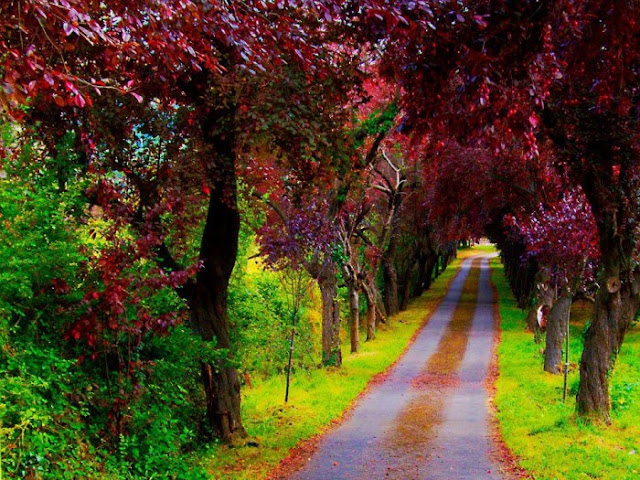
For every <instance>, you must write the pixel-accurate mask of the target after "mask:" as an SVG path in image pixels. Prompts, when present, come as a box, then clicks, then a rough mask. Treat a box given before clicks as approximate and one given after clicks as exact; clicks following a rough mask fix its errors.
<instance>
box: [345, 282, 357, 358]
mask: <svg viewBox="0 0 640 480" xmlns="http://www.w3.org/2000/svg"><path fill="white" fill-rule="evenodd" d="M347 289H348V290H349V308H350V310H351V353H355V352H358V351H360V299H359V297H358V291H357V290H356V289H355V288H352V287H351V286H347Z"/></svg>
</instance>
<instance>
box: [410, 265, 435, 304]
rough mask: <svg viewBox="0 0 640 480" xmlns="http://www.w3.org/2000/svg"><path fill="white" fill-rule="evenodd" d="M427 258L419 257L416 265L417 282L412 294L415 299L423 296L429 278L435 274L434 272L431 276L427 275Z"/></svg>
mask: <svg viewBox="0 0 640 480" xmlns="http://www.w3.org/2000/svg"><path fill="white" fill-rule="evenodd" d="M427 258H428V257H427V256H426V255H419V256H418V259H417V261H416V264H417V268H416V270H417V272H416V281H415V283H414V284H413V292H412V295H413V296H414V297H419V296H420V295H422V292H423V291H424V290H425V283H426V281H427V276H428V275H432V274H433V271H432V272H431V273H430V274H428V273H427ZM429 282H431V279H430V278H429Z"/></svg>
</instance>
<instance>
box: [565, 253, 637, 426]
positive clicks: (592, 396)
mask: <svg viewBox="0 0 640 480" xmlns="http://www.w3.org/2000/svg"><path fill="white" fill-rule="evenodd" d="M613 252H615V253H612V252H611V251H608V252H606V254H607V257H608V258H606V257H605V252H603V262H602V263H603V265H604V281H603V282H602V286H601V287H600V290H599V291H598V294H597V296H596V303H595V307H594V313H593V318H592V320H591V325H590V326H589V328H588V329H587V331H586V333H585V340H584V350H583V352H582V359H581V360H580V386H579V388H578V395H577V410H578V414H579V415H583V416H587V415H588V416H592V415H595V416H602V417H603V418H604V420H605V421H606V422H607V423H608V422H609V410H610V401H609V376H610V374H611V370H612V369H613V363H614V361H615V358H616V356H617V354H618V351H619V349H620V346H621V345H622V341H623V339H624V336H625V334H626V332H627V329H628V328H629V326H630V325H631V322H632V321H633V318H634V316H635V314H636V312H637V311H638V306H639V302H638V286H637V284H636V282H635V278H630V279H629V278H627V279H625V278H624V277H625V276H626V277H632V275H633V274H631V272H628V271H627V272H625V273H626V275H621V270H622V268H621V267H622V259H621V258H620V256H619V253H617V249H616V248H614V249H613Z"/></svg>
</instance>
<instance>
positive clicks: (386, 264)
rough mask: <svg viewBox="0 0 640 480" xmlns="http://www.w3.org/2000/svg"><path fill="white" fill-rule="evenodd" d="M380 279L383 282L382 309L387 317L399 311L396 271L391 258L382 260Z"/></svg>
mask: <svg viewBox="0 0 640 480" xmlns="http://www.w3.org/2000/svg"><path fill="white" fill-rule="evenodd" d="M382 278H383V280H384V292H383V301H384V309H385V312H387V317H389V316H391V315H395V314H396V313H398V311H399V310H400V308H399V306H398V271H397V270H396V266H395V263H394V261H393V258H387V257H385V258H383V260H382Z"/></svg>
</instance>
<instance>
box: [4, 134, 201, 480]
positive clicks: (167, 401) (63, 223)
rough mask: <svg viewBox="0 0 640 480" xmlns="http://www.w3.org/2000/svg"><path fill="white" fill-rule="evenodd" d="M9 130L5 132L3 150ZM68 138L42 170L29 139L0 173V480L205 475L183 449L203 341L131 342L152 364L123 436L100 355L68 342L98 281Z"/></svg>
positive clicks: (195, 410)
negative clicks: (114, 428) (116, 428)
mask: <svg viewBox="0 0 640 480" xmlns="http://www.w3.org/2000/svg"><path fill="white" fill-rule="evenodd" d="M13 133H14V132H12V131H11V130H10V129H9V128H8V127H5V131H4V135H3V141H4V143H5V145H7V144H9V143H10V142H11V136H12V135H13ZM73 141H74V139H73V136H71V135H67V136H65V138H63V139H62V141H61V142H60V144H59V146H58V148H57V151H58V152H59V155H58V157H59V158H56V159H50V158H45V159H44V160H43V161H42V162H41V163H39V164H36V163H35V162H29V161H28V160H29V158H31V157H32V156H34V155H41V152H40V149H39V148H38V146H37V144H36V143H33V144H29V145H27V146H26V147H25V148H24V149H23V150H22V154H21V156H19V157H17V158H15V159H14V160H13V161H11V162H6V163H5V165H4V167H3V168H4V170H3V177H5V176H6V178H0V226H1V229H2V235H0V342H1V348H0V472H1V475H0V477H2V478H5V476H8V478H24V477H27V478H43V479H63V478H69V479H74V478H96V477H98V476H101V475H103V474H107V476H109V475H115V476H116V477H124V476H127V478H139V479H147V478H150V477H151V476H152V474H155V475H156V477H155V478H185V479H189V478H193V479H199V478H203V476H202V470H197V469H196V470H194V469H192V468H191V467H189V466H188V465H187V464H186V463H185V461H184V455H183V454H184V452H185V451H188V450H190V449H192V448H193V447H194V443H195V439H196V437H197V435H198V433H199V432H197V431H195V430H196V429H197V428H198V425H199V424H200V423H201V416H202V410H203V409H202V407H201V405H202V398H201V397H202V394H201V387H200V386H199V385H198V384H197V383H196V381H197V371H198V370H197V369H198V368H199V363H198V359H199V358H200V356H201V355H203V354H206V351H207V347H209V346H208V345H203V343H202V342H201V341H200V340H199V339H198V337H195V336H194V335H193V334H191V333H190V332H189V331H187V330H185V328H184V327H181V326H180V327H177V328H175V329H173V330H172V331H171V332H170V334H169V335H167V336H166V337H164V338H153V339H150V340H149V342H147V343H146V344H143V345H140V346H139V348H138V349H137V351H136V352H135V354H136V355H137V356H138V357H139V358H141V359H144V360H147V361H153V363H154V365H153V368H150V369H148V370H146V371H145V376H144V378H142V379H141V382H140V384H139V386H138V387H137V388H138V393H136V395H135V396H134V401H132V402H131V403H130V404H129V405H128V408H127V410H126V411H124V415H126V416H127V421H126V422H123V424H126V425H127V429H126V431H123V432H122V434H121V436H120V438H117V439H113V436H112V434H110V433H109V432H108V431H106V425H107V423H108V419H107V411H108V407H109V403H108V401H109V399H111V398H113V391H112V390H113V386H112V384H111V383H110V381H111V378H112V375H110V374H109V373H108V372H105V368H106V367H105V365H106V357H105V361H104V362H100V361H98V362H95V361H89V359H88V358H87V359H85V360H84V361H83V360H79V358H78V357H79V353H81V352H80V351H79V350H77V349H76V347H74V346H73V343H72V342H70V341H69V340H68V339H67V338H65V333H66V332H67V331H68V328H69V326H70V324H71V322H72V321H73V320H74V315H75V314H76V312H77V309H76V305H77V304H78V303H79V302H80V300H81V299H82V295H83V287H84V285H86V283H87V282H94V281H95V279H94V278H92V272H91V270H90V269H89V268H88V263H87V261H86V260H87V258H88V256H90V255H91V254H92V250H93V249H94V248H95V247H96V245H97V244H98V243H99V231H100V222H98V221H95V219H93V218H92V216H91V213H90V212H89V208H88V206H87V203H86V199H85V198H84V191H85V187H86V185H85V182H84V181H83V180H82V176H81V173H82V172H81V170H80V167H79V166H77V164H76V159H74V158H71V156H70V155H68V154H67V153H66V152H69V151H70V146H71V145H72V143H73ZM73 165H76V166H75V167H73V168H71V166H73ZM61 166H63V167H64V168H61ZM90 230H94V231H95V232H97V237H95V236H90V235H89V231H90ZM141 268H144V266H141ZM149 301H151V302H154V303H155V304H156V305H154V308H158V309H163V308H166V307H167V305H169V306H173V307H175V306H176V301H177V297H176V296H175V295H174V294H172V293H170V292H167V291H164V292H159V293H158V294H157V295H156V296H154V297H152V298H151V299H150V300H149ZM203 352H205V353H203ZM82 353H85V352H82ZM97 358H98V359H101V358H102V357H101V356H100V352H98V357H97ZM114 440H115V442H116V443H117V448H116V452H114V448H113V443H114ZM114 453H115V454H114ZM199 472H200V473H199Z"/></svg>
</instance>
